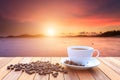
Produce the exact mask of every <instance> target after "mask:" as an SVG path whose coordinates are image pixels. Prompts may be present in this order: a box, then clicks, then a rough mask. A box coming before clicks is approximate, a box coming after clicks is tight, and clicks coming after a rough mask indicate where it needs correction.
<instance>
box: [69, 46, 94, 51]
mask: <svg viewBox="0 0 120 80" xmlns="http://www.w3.org/2000/svg"><path fill="white" fill-rule="evenodd" d="M72 48H85V49H86V50H93V49H94V48H93V47H90V46H68V47H67V49H72ZM72 50H73V49H72ZM75 51H76V50H75ZM77 51H78V50H77ZM80 51H85V50H80Z"/></svg>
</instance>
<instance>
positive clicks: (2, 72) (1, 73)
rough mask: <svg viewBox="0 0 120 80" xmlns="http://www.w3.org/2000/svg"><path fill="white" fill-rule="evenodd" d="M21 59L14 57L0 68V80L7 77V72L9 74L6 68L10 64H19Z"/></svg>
mask: <svg viewBox="0 0 120 80" xmlns="http://www.w3.org/2000/svg"><path fill="white" fill-rule="evenodd" d="M6 59H7V58H6ZM22 59H23V58H22V57H15V58H14V59H13V60H11V61H10V62H9V63H8V64H7V65H5V66H4V67H2V68H1V69H0V80H2V79H3V78H4V77H6V76H7V74H9V72H11V71H10V70H7V66H8V65H10V64H16V63H18V62H20V61H21V60H22Z"/></svg>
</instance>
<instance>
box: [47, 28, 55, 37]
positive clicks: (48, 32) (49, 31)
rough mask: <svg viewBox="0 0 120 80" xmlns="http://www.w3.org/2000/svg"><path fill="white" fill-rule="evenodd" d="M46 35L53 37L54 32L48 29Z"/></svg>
mask: <svg viewBox="0 0 120 80" xmlns="http://www.w3.org/2000/svg"><path fill="white" fill-rule="evenodd" d="M47 35H48V36H55V30H54V29H53V28H49V29H48V30H47Z"/></svg>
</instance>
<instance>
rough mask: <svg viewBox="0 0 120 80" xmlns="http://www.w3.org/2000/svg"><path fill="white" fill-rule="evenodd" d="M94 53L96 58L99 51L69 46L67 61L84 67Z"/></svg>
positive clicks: (87, 47)
mask: <svg viewBox="0 0 120 80" xmlns="http://www.w3.org/2000/svg"><path fill="white" fill-rule="evenodd" d="M94 51H96V52H97V55H96V57H98V56H99V54H100V53H99V51H98V50H96V49H94V48H92V47H89V46H69V47H68V48H67V52H68V57H69V59H70V60H71V61H73V62H75V63H77V64H79V65H86V64H87V63H88V61H89V60H90V59H91V58H92V56H93V53H94Z"/></svg>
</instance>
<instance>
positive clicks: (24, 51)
mask: <svg viewBox="0 0 120 80" xmlns="http://www.w3.org/2000/svg"><path fill="white" fill-rule="evenodd" d="M69 46H91V47H93V48H94V49H98V50H99V52H100V57H106V56H107V57H108V56H109V57H120V38H118V37H64V38H56V37H42V38H0V57H22V56H23V57H26V56H28V57H29V56H30V57H31V56H33V57H34V56H35V57H37V56H38V57H67V56H68V54H67V47H69ZM94 54H96V53H94ZM94 56H95V55H94Z"/></svg>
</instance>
